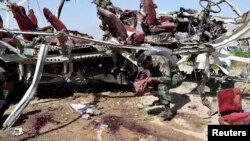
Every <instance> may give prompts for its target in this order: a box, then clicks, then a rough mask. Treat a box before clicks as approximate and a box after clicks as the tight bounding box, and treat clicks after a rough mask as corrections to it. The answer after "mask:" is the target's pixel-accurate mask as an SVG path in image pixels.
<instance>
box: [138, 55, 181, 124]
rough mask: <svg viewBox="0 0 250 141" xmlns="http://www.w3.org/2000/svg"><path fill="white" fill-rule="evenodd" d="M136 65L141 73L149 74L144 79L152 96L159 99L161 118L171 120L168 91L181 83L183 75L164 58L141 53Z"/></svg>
mask: <svg viewBox="0 0 250 141" xmlns="http://www.w3.org/2000/svg"><path fill="white" fill-rule="evenodd" d="M137 63H138V66H140V67H142V68H143V71H147V72H148V73H149V74H148V75H149V77H147V78H146V79H147V82H148V85H149V86H151V87H152V89H151V91H152V92H153V94H154V95H155V96H157V97H158V98H159V101H158V102H159V103H160V104H162V105H164V108H165V109H164V111H163V113H162V117H163V118H164V119H167V120H169V119H172V118H173V116H174V115H173V113H172V111H171V109H170V102H171V97H170V95H169V89H170V88H173V87H177V86H179V85H180V84H181V83H182V81H183V75H182V74H181V72H180V71H179V69H178V68H177V67H174V66H172V65H171V63H170V61H169V60H168V59H167V58H166V57H164V56H158V55H154V56H150V55H146V54H144V53H142V54H141V55H140V56H139V57H138V62H137Z"/></svg>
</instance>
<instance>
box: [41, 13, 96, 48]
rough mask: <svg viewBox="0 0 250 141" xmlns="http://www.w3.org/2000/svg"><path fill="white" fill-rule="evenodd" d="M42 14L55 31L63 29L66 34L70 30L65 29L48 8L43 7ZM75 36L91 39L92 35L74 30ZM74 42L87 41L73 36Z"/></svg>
mask: <svg viewBox="0 0 250 141" xmlns="http://www.w3.org/2000/svg"><path fill="white" fill-rule="evenodd" d="M43 13H44V16H45V17H46V19H47V20H48V21H49V22H50V23H51V25H52V26H53V27H54V28H55V29H56V30H57V31H63V32H65V33H66V34H69V33H70V31H69V30H68V29H67V27H66V26H65V25H64V24H63V22H62V21H61V20H59V19H58V18H57V17H56V16H55V15H53V14H52V12H51V11H50V10H49V9H48V8H44V9H43ZM75 34H76V36H80V37H86V38H91V39H93V37H92V36H89V35H88V34H84V33H79V32H77V31H75ZM72 40H73V42H74V43H75V44H88V43H89V42H88V41H85V40H82V39H79V38H73V39H72Z"/></svg>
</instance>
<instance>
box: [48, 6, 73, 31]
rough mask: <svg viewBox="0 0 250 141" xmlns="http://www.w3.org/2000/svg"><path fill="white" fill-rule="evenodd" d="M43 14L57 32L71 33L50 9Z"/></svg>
mask: <svg viewBox="0 0 250 141" xmlns="http://www.w3.org/2000/svg"><path fill="white" fill-rule="evenodd" d="M43 14H44V16H45V17H46V19H47V20H48V21H49V22H50V23H51V24H52V26H53V27H54V28H55V29H56V30H57V31H63V32H65V33H69V31H68V29H67V28H66V26H65V25H64V24H63V22H62V21H60V20H59V19H58V18H57V17H56V16H55V15H53V14H52V13H51V12H50V10H49V9H48V8H44V9H43Z"/></svg>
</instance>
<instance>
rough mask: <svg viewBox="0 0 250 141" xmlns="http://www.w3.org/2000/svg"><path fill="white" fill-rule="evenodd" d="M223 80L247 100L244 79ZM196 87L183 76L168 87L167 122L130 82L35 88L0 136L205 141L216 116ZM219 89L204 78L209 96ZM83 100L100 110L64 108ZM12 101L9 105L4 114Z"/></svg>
mask: <svg viewBox="0 0 250 141" xmlns="http://www.w3.org/2000/svg"><path fill="white" fill-rule="evenodd" d="M225 85H226V86H227V87H232V86H231V85H234V87H239V88H241V90H242V91H244V94H243V95H244V99H243V105H249V104H250V99H249V96H250V94H249V93H250V86H249V85H250V84H249V83H242V82H234V81H231V82H230V83H229V84H226V83H225ZM196 86H197V83H196V82H193V81H191V80H190V79H187V80H186V81H185V82H183V83H182V85H181V86H180V87H178V88H175V89H171V91H170V92H171V98H172V104H171V107H172V110H173V111H177V113H176V115H175V117H174V118H173V119H172V120H170V121H164V120H163V119H162V118H161V114H160V111H161V109H162V107H161V106H152V105H151V104H152V102H153V101H155V100H157V98H156V97H154V96H152V95H150V94H149V93H148V94H145V95H143V96H135V94H134V92H133V88H132V87H127V86H126V87H122V86H116V85H104V84H92V85H88V86H86V87H85V90H81V91H80V90H77V89H76V90H75V91H73V92H72V93H71V94H70V95H67V96H65V95H64V96H60V95H59V94H57V93H56V92H55V91H54V89H49V90H48V91H45V92H44V91H41V92H40V93H39V94H38V96H37V97H36V98H35V99H34V100H32V101H31V102H30V104H29V105H28V107H26V108H25V110H24V111H23V112H22V115H21V117H20V118H19V119H18V120H17V122H16V123H15V124H14V125H13V127H12V128H10V129H5V130H0V141H20V140H28V141H45V140H46V141H206V140H207V126H208V125H209V124H218V116H219V115H218V114H215V115H213V116H212V117H210V116H208V111H209V110H208V108H207V107H205V106H203V105H202V104H201V100H200V96H199V95H198V94H196V93H195V91H194V88H195V87H196ZM219 88H220V87H219V85H218V84H217V83H215V82H214V81H212V82H210V83H208V86H207V87H206V92H207V95H208V99H209V100H210V101H216V91H217V90H218V89H219ZM61 93H68V91H61ZM55 95H56V96H55ZM86 103H92V104H95V105H97V107H98V108H99V109H100V111H101V115H99V116H91V118H90V119H83V118H82V117H81V116H80V114H79V113H78V112H76V111H74V110H73V109H72V108H71V107H70V104H86ZM214 105H215V107H216V106H217V105H216V103H214ZM15 106H16V104H14V103H13V105H11V107H10V108H9V109H8V110H7V111H6V112H5V114H4V115H5V117H7V116H8V115H9V114H10V113H11V111H12V110H13V109H14V107H15ZM14 128H22V130H23V132H24V134H22V135H20V136H13V135H11V130H13V129H14Z"/></svg>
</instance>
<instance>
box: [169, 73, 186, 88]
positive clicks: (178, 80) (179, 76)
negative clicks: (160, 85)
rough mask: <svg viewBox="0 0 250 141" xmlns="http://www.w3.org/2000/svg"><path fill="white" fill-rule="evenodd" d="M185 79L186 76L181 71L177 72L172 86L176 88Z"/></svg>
mask: <svg viewBox="0 0 250 141" xmlns="http://www.w3.org/2000/svg"><path fill="white" fill-rule="evenodd" d="M183 80H184V76H183V75H182V74H181V72H177V73H176V74H174V75H173V76H172V84H171V87H172V88H175V87H178V86H180V85H181V83H182V81H183Z"/></svg>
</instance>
